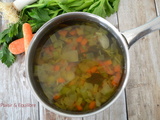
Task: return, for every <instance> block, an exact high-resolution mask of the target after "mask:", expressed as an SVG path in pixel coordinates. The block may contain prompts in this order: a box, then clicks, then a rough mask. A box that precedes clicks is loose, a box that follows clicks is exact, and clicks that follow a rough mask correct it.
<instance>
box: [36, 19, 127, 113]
mask: <svg viewBox="0 0 160 120" xmlns="http://www.w3.org/2000/svg"><path fill="white" fill-rule="evenodd" d="M123 64H124V62H123V56H122V51H121V49H120V47H119V46H118V43H117V42H116V40H115V38H114V37H113V36H112V35H111V34H110V33H108V32H107V31H106V30H105V29H104V28H102V27H100V26H98V25H97V24H95V23H91V22H90V23H89V22H77V23H71V22H66V23H63V24H60V25H59V26H57V27H56V30H55V31H53V32H51V33H50V34H49V35H48V36H45V37H44V41H43V42H42V43H41V44H40V45H39V47H38V48H37V51H36V56H35V61H34V75H35V78H37V79H38V81H39V83H40V85H41V87H42V90H43V92H44V94H45V95H46V96H47V98H48V100H49V101H50V103H51V104H54V105H56V106H57V107H59V108H61V109H63V110H69V111H88V110H93V109H96V108H98V107H100V106H101V105H102V104H104V103H105V102H106V101H107V100H109V99H110V98H111V96H113V94H114V93H115V91H116V90H117V89H118V86H119V84H120V80H121V76H122V72H123Z"/></svg>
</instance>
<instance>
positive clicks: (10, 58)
mask: <svg viewBox="0 0 160 120" xmlns="http://www.w3.org/2000/svg"><path fill="white" fill-rule="evenodd" d="M0 59H1V61H2V63H5V64H6V65H7V66H8V67H9V66H10V65H12V63H13V62H14V61H15V57H14V55H12V54H11V53H10V51H9V50H8V46H7V43H5V42H4V43H3V45H2V48H1V50H0Z"/></svg>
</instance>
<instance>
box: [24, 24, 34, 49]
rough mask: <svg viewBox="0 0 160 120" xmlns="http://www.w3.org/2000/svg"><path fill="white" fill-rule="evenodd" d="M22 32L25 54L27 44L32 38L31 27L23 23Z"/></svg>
mask: <svg viewBox="0 0 160 120" xmlns="http://www.w3.org/2000/svg"><path fill="white" fill-rule="evenodd" d="M22 30H23V36H24V48H25V52H27V50H28V47H29V44H30V42H31V40H32V37H33V35H32V28H31V25H30V24H29V23H24V24H23V28H22Z"/></svg>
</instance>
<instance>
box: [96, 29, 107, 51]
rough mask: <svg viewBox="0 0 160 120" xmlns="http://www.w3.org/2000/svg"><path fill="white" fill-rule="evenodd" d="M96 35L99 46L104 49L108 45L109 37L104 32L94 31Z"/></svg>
mask: <svg viewBox="0 0 160 120" xmlns="http://www.w3.org/2000/svg"><path fill="white" fill-rule="evenodd" d="M96 35H97V37H98V40H99V42H100V44H101V46H102V47H103V48H104V49H107V48H108V47H109V38H108V37H107V36H106V34H103V33H100V32H96Z"/></svg>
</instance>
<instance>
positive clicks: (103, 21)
mask: <svg viewBox="0 0 160 120" xmlns="http://www.w3.org/2000/svg"><path fill="white" fill-rule="evenodd" d="M70 15H71V16H78V15H81V16H85V17H89V18H91V19H95V20H97V21H99V22H100V24H104V25H106V26H107V27H108V30H109V31H110V32H111V31H112V32H113V33H114V34H113V35H115V37H116V39H118V40H120V42H121V43H122V45H121V46H120V47H121V48H122V49H123V53H124V55H125V57H124V58H125V60H124V62H125V66H124V67H125V70H124V71H125V72H124V73H125V74H124V75H123V83H122V86H121V87H120V89H119V91H118V92H117V94H116V95H115V96H114V98H113V99H112V100H111V101H110V102H109V103H108V104H106V105H105V106H103V107H100V109H98V110H96V111H93V112H86V113H82V114H70V113H64V112H61V111H57V110H56V109H53V108H51V107H50V106H49V105H47V104H46V103H44V101H43V100H42V99H41V98H40V97H39V96H38V94H37V93H36V90H35V89H34V86H33V84H32V82H31V76H30V72H29V71H30V65H29V63H30V56H31V54H32V49H33V47H34V45H35V42H36V41H37V38H38V37H39V36H41V34H42V32H43V30H44V29H45V28H46V27H47V26H49V25H50V24H51V23H52V22H54V21H55V20H59V19H61V18H62V17H67V16H70ZM25 67H26V77H27V80H28V83H29V86H30V89H31V91H32V93H33V95H34V96H35V98H36V99H37V100H38V101H39V102H40V103H42V104H43V106H44V107H45V108H47V109H48V110H50V111H52V112H54V113H56V114H59V115H62V116H66V117H86V116H90V115H94V114H97V113H99V112H101V111H103V110H105V109H106V108H108V107H109V106H111V105H112V104H113V103H114V102H115V101H116V100H117V99H118V98H119V96H120V95H121V93H122V92H123V90H124V89H125V87H126V84H127V81H128V77H129V71H130V59H129V51H128V45H127V43H126V41H125V39H124V37H123V36H122V35H121V33H120V32H119V31H118V30H117V28H115V27H114V26H113V25H112V24H111V23H109V22H108V21H107V20H106V19H104V18H102V17H100V16H97V15H94V14H91V13H86V12H70V13H65V14H62V15H59V16H57V17H55V18H52V19H51V20H49V21H48V22H46V23H45V24H44V25H43V26H42V27H41V28H40V29H39V30H38V31H37V32H36V34H35V35H34V37H33V39H32V41H31V43H30V46H29V48H28V51H27V54H26V59H25Z"/></svg>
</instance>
